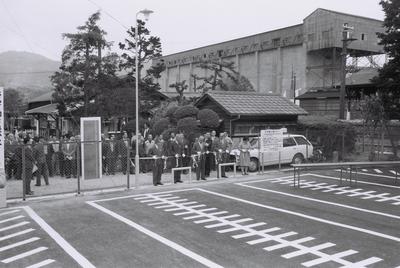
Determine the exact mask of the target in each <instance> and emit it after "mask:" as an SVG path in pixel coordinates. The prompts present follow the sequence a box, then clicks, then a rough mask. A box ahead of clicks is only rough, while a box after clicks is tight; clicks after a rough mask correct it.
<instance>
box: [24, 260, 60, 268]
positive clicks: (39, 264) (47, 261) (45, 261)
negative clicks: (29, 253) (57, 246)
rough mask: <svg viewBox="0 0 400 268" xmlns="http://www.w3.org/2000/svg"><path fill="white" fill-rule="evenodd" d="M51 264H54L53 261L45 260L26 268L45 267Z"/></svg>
mask: <svg viewBox="0 0 400 268" xmlns="http://www.w3.org/2000/svg"><path fill="white" fill-rule="evenodd" d="M53 262H55V260H52V259H47V260H44V261H41V262H38V263H36V264H33V265H30V266H28V267H26V268H40V267H43V266H46V265H48V264H50V263H53Z"/></svg>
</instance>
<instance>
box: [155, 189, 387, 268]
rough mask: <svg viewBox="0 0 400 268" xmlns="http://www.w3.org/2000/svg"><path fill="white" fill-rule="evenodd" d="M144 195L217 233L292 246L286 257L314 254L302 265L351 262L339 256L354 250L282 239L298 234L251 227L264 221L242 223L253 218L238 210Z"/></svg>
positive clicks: (254, 243) (271, 249)
mask: <svg viewBox="0 0 400 268" xmlns="http://www.w3.org/2000/svg"><path fill="white" fill-rule="evenodd" d="M198 190H199V191H203V192H206V193H210V191H207V190H204V189H198ZM211 193H213V192H211ZM214 194H216V195H218V196H223V197H227V196H226V195H223V194H218V193H214ZM147 195H148V196H149V198H153V199H154V201H164V202H165V204H170V205H172V204H174V205H176V206H178V207H180V208H181V209H182V210H185V209H186V210H187V211H190V212H192V213H193V214H195V215H193V216H190V217H184V218H183V219H185V220H194V219H197V218H203V219H202V220H195V221H193V222H194V223H195V224H201V223H208V222H216V223H213V224H209V225H205V226H204V228H207V229H211V228H215V229H216V232H218V233H221V234H224V233H230V232H238V231H244V232H245V233H241V234H237V235H233V236H232V237H233V238H235V239H240V238H246V237H254V238H253V239H252V240H250V241H247V242H246V243H247V244H249V245H257V244H263V243H265V242H268V241H273V242H276V243H277V244H275V245H273V246H268V247H265V248H264V250H266V251H274V250H277V249H281V248H286V247H291V248H295V249H296V250H295V251H294V252H292V253H291V254H290V255H286V258H293V257H295V256H300V255H310V254H312V255H314V256H315V258H314V259H313V260H311V261H308V262H305V263H302V264H303V265H304V266H307V267H310V266H314V265H317V264H319V263H325V262H336V263H339V264H341V265H343V266H346V265H350V264H352V262H350V261H348V260H345V259H343V257H345V256H349V255H352V254H355V253H356V252H357V251H355V250H350V249H349V250H346V251H343V252H337V253H334V254H327V253H324V252H322V251H321V250H322V249H326V248H329V247H333V246H335V244H334V243H330V242H326V243H322V244H319V245H316V246H312V247H309V246H306V245H303V244H301V243H305V242H308V241H311V240H314V239H315V238H313V237H309V236H307V237H303V238H297V239H295V240H293V239H290V240H287V239H286V238H287V237H292V236H295V235H298V233H297V232H293V231H289V232H281V233H275V232H277V231H279V230H280V228H279V227H272V228H268V229H265V230H255V229H253V228H252V227H256V226H261V225H265V224H266V223H265V222H261V223H253V224H248V225H242V224H241V223H244V222H248V221H253V219H252V218H241V219H235V218H240V217H241V216H240V215H239V214H228V215H227V216H223V217H221V216H215V214H216V213H217V212H213V213H209V214H208V213H205V212H204V211H200V210H196V209H194V208H193V206H192V207H190V206H186V207H185V206H184V205H182V204H176V203H174V201H173V200H166V199H163V198H160V197H158V196H155V195H152V194H147ZM233 199H234V200H239V199H236V198H233ZM241 201H243V200H241ZM246 203H252V202H250V201H249V202H246ZM224 212H225V211H224ZM196 214H197V215H196ZM211 214H214V215H211ZM232 219H233V220H232ZM220 227H224V229H220ZM370 259H372V260H374V262H373V263H376V262H379V261H381V259H380V258H370ZM368 260H369V259H368Z"/></svg>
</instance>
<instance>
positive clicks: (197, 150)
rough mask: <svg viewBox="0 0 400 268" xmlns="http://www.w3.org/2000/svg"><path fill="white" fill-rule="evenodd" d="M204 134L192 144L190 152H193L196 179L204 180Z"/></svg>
mask: <svg viewBox="0 0 400 268" xmlns="http://www.w3.org/2000/svg"><path fill="white" fill-rule="evenodd" d="M204 149H205V145H204V136H200V137H199V139H198V141H197V142H195V143H194V144H193V148H192V154H194V155H195V156H194V157H195V159H196V162H197V167H196V179H197V180H200V179H202V180H206V178H205V159H204Z"/></svg>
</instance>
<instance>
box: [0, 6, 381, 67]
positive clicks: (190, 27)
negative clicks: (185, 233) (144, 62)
mask: <svg viewBox="0 0 400 268" xmlns="http://www.w3.org/2000/svg"><path fill="white" fill-rule="evenodd" d="M144 8H148V9H151V10H153V11H154V13H153V14H152V15H151V16H150V19H149V21H148V22H147V27H148V29H149V30H150V32H151V34H152V35H155V36H159V37H160V38H161V44H162V48H163V55H168V54H172V53H176V52H180V51H184V50H188V49H193V48H196V47H201V46H206V45H210V44H214V43H219V42H223V41H227V40H231V39H235V38H240V37H244V36H247V35H251V34H256V33H261V32H266V31H269V30H274V29H278V28H283V27H287V26H291V25H295V24H299V23H302V20H303V19H304V18H305V17H306V16H307V15H309V14H310V13H311V12H313V11H314V10H315V9H317V8H325V9H331V10H335V11H340V12H345V13H350V14H355V15H359V16H365V17H370V18H375V19H380V20H383V18H384V13H383V11H382V8H381V6H380V5H379V0H290V1H289V0H279V1H277V0H247V1H243V0H0V53H1V52H5V51H9V50H17V51H28V52H34V53H38V54H41V55H43V56H46V57H48V58H50V59H53V60H59V61H60V58H61V53H62V50H63V48H64V47H65V45H66V44H67V42H66V40H63V39H62V33H74V32H76V27H77V26H79V25H83V24H84V22H85V21H86V20H87V18H88V17H89V16H90V15H91V14H93V13H94V12H96V11H98V10H100V11H101V13H102V15H101V21H100V25H101V26H102V27H103V29H104V30H105V31H106V32H107V33H108V35H107V40H108V41H112V42H114V47H113V51H116V52H119V50H118V43H119V42H121V41H123V40H124V38H126V37H127V34H126V27H130V26H132V25H134V22H135V15H136V13H137V12H138V11H140V10H142V9H144ZM139 18H142V17H139Z"/></svg>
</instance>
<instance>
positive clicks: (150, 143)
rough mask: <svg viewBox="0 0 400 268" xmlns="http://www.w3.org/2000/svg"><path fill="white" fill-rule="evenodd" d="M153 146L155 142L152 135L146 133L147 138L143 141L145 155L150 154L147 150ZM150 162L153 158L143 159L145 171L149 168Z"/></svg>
mask: <svg viewBox="0 0 400 268" xmlns="http://www.w3.org/2000/svg"><path fill="white" fill-rule="evenodd" d="M154 146H155V142H154V140H153V135H151V134H148V135H147V140H146V141H145V143H144V150H145V153H146V156H150V155H149V151H150V149H152V148H153V147H154ZM152 163H153V160H145V161H144V165H145V170H146V172H147V171H149V170H150V169H151V166H152Z"/></svg>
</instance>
